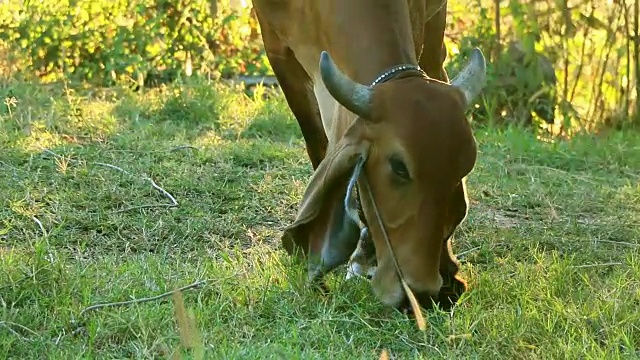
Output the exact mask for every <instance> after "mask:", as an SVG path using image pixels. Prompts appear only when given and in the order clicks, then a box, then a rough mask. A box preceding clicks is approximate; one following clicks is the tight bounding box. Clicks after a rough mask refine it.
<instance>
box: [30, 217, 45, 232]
mask: <svg viewBox="0 0 640 360" xmlns="http://www.w3.org/2000/svg"><path fill="white" fill-rule="evenodd" d="M31 220H33V221H35V222H36V224H38V227H39V228H40V231H42V236H45V237H46V236H47V232H46V231H45V230H44V226H43V225H42V221H40V220H38V218H37V217H35V216H32V217H31Z"/></svg>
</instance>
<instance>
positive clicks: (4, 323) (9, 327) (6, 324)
mask: <svg viewBox="0 0 640 360" xmlns="http://www.w3.org/2000/svg"><path fill="white" fill-rule="evenodd" d="M0 326H4V327H5V328H6V329H7V330H9V332H10V333H12V334H13V335H15V336H16V337H18V338H20V339H22V340H24V341H33V339H29V338H26V337H24V336H23V335H21V334H20V333H18V332H17V331H15V330H14V329H13V327H17V328H19V329H21V330H24V331H26V332H28V333H30V334H31V335H34V336H36V337H37V336H39V335H38V333H37V332H35V331H33V330H31V329H29V328H28V327H26V326H24V325H20V324H16V323H14V322H11V321H0Z"/></svg>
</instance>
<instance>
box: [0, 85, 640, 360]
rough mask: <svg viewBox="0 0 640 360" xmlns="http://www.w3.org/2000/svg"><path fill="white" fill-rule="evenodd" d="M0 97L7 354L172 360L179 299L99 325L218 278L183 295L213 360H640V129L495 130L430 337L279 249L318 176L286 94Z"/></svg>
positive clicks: (487, 138)
mask: <svg viewBox="0 0 640 360" xmlns="http://www.w3.org/2000/svg"><path fill="white" fill-rule="evenodd" d="M0 95H2V98H6V99H7V100H6V101H5V103H4V104H3V105H2V107H1V108H0V149H2V150H0V169H1V171H0V194H1V196H0V357H2V358H12V359H37V358H45V357H46V358H51V359H70V358H169V357H171V354H172V353H173V351H174V350H175V349H176V348H177V347H178V346H179V344H180V343H181V340H180V334H179V328H178V323H177V320H176V319H182V324H183V325H181V326H182V327H184V326H185V325H184V321H185V320H184V319H185V316H186V315H184V313H183V310H180V308H178V309H177V310H176V309H175V308H174V304H179V303H180V302H179V301H178V302H174V301H172V298H170V297H167V298H165V299H162V300H158V301H152V302H146V303H139V304H133V305H129V306H123V307H109V308H102V309H96V310H93V311H87V312H85V313H81V312H82V310H83V309H85V308H86V307H88V306H90V305H93V304H97V303H104V302H114V301H126V300H131V299H133V298H143V297H149V296H155V295H158V294H161V293H164V292H167V291H171V290H172V289H174V288H178V287H181V286H185V285H188V284H191V283H194V282H196V281H198V280H203V279H206V280H208V282H207V283H206V284H205V285H204V286H201V287H198V288H194V289H190V290H186V291H184V293H183V294H182V296H183V301H184V305H185V307H186V308H187V313H189V312H192V313H193V315H194V320H195V327H196V328H197V329H198V331H199V333H200V336H201V338H202V341H203V343H204V351H205V357H206V358H210V359H222V358H234V359H257V358H304V359H326V358H332V359H353V358H362V359H374V358H377V357H378V356H379V354H380V352H381V351H382V349H388V350H389V353H390V354H391V356H392V357H394V358H403V359H407V358H422V359H427V358H429V359H431V358H482V359H485V358H508V359H512V358H518V359H547V358H553V359H556V358H572V359H574V358H581V359H582V358H597V359H618V358H620V359H628V358H637V357H638V356H640V312H638V311H637V309H638V306H640V165H639V164H640V134H638V133H633V132H627V133H623V132H610V133H608V134H606V135H603V136H594V135H583V136H579V137H576V138H574V139H572V140H571V141H560V142H545V141H540V140H537V139H536V136H535V135H533V134H531V133H527V132H525V131H522V130H518V129H509V128H503V129H492V128H485V127H480V126H476V127H475V132H476V136H477V139H478V142H479V149H480V154H479V159H478V164H477V166H476V168H475V170H474V171H473V173H472V174H471V176H470V177H469V181H468V184H469V191H470V193H469V196H470V200H471V208H470V212H469V216H468V218H467V220H466V221H465V222H464V223H463V225H462V227H461V228H460V229H459V230H458V232H457V238H456V243H455V251H456V252H457V253H459V254H461V256H460V258H461V260H462V262H463V268H462V271H463V275H464V277H465V278H466V279H468V281H469V285H470V287H471V291H470V292H469V293H468V294H466V295H465V296H464V297H463V298H462V299H461V302H460V304H459V306H457V307H456V308H454V310H453V312H451V313H444V312H441V311H431V312H428V313H425V316H426V317H427V321H428V329H427V331H426V332H425V333H420V332H419V331H417V329H416V325H415V322H414V321H412V320H411V319H408V318H406V317H405V316H403V315H402V314H400V313H398V312H395V311H392V310H389V309H386V308H384V307H383V306H381V305H380V304H379V303H378V302H377V301H376V300H375V298H374V297H373V295H372V294H371V291H370V289H369V287H368V285H367V284H366V283H365V282H363V281H360V280H355V281H352V282H348V283H345V282H343V281H342V278H343V274H344V273H343V271H344V270H341V271H340V272H339V273H338V274H336V275H335V276H332V277H331V287H332V288H333V289H334V293H333V295H331V296H330V297H328V298H327V299H326V300H323V299H322V298H321V297H320V296H319V295H317V294H314V293H312V292H311V291H309V290H308V289H307V288H306V287H305V286H304V274H305V272H304V270H303V268H302V266H300V265H299V264H294V263H292V261H291V260H290V259H288V258H287V256H286V255H285V254H284V252H283V251H282V250H280V247H279V234H280V229H281V228H282V227H283V226H285V225H286V224H287V223H288V222H290V221H292V219H293V217H294V215H295V212H296V209H297V204H298V201H299V199H300V197H301V195H302V191H303V190H304V185H305V182H306V181H307V179H308V178H309V175H310V173H311V167H310V164H309V161H308V160H307V156H306V152H305V151H304V147H303V141H302V137H301V135H300V132H299V130H298V128H297V124H296V123H295V121H294V119H293V117H292V115H291V113H290V112H289V110H288V108H287V106H286V103H285V102H284V100H283V97H282V96H281V95H280V94H279V93H275V94H273V95H272V96H271V97H270V98H269V99H268V100H261V97H259V96H258V97H256V98H250V97H247V96H245V95H243V93H242V91H241V90H240V89H234V88H228V87H222V86H216V85H213V84H206V83H204V82H198V81H192V82H190V83H188V84H184V85H183V86H172V87H168V88H161V89H157V90H153V91H147V92H146V93H144V94H132V93H129V92H127V91H125V90H122V89H84V90H80V89H77V90H75V91H74V90H71V89H68V88H66V87H64V86H62V85H51V86H50V85H47V86H45V85H35V84H26V83H16V82H10V81H5V82H3V83H2V84H0ZM12 99H15V100H17V101H14V100H12ZM187 145H188V146H187ZM101 164H102V165H101ZM104 164H111V165H114V166H117V167H119V168H120V169H122V170H124V171H126V172H127V173H124V172H123V171H119V170H117V169H115V168H113V167H108V166H105V165H104ZM145 176H148V177H149V178H151V179H153V181H155V182H156V183H157V184H158V186H160V187H162V188H163V189H165V190H166V191H167V192H169V193H170V194H171V195H172V196H174V197H175V199H176V200H177V202H178V206H177V207H168V206H157V204H170V203H171V201H170V200H169V198H168V197H167V196H165V195H163V194H162V193H161V192H160V191H157V190H156V189H154V188H153V187H152V186H151V184H150V181H149V180H147V179H146V178H144V177H145ZM144 205H153V206H152V207H141V206H144ZM174 300H175V298H174ZM179 314H182V315H181V316H177V315H179ZM183 354H185V355H186V354H191V355H190V356H194V354H193V352H188V351H183Z"/></svg>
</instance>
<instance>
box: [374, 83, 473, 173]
mask: <svg viewBox="0 0 640 360" xmlns="http://www.w3.org/2000/svg"><path fill="white" fill-rule="evenodd" d="M384 85H385V86H384V87H383V86H380V89H379V91H380V93H379V94H377V96H375V98H374V113H376V112H377V114H376V115H375V116H376V117H377V118H378V119H377V120H378V121H379V122H380V124H381V133H382V134H381V137H383V138H384V139H385V141H386V142H388V144H386V145H388V148H389V149H399V148H401V149H402V152H403V153H404V155H405V156H406V157H408V159H405V160H406V161H409V162H411V165H412V167H414V170H415V171H417V172H420V173H423V174H424V173H426V174H430V173H433V172H434V171H435V170H438V171H437V173H438V174H439V175H441V176H443V177H447V178H450V179H451V180H452V181H457V180H459V178H457V177H459V176H460V174H461V173H464V172H465V171H466V170H465V169H458V167H459V166H461V165H460V163H464V164H468V163H469V162H474V159H475V140H474V138H473V135H472V133H471V129H470V124H469V123H468V121H467V119H466V116H465V108H464V102H463V100H462V98H461V97H460V94H459V93H458V92H457V91H456V90H455V89H454V88H452V87H451V86H449V85H447V84H444V83H440V82H429V83H428V82H426V81H425V80H423V79H402V80H399V81H397V83H395V84H393V83H389V84H384ZM465 158H469V159H468V160H467V161H465V160H464V159H465ZM451 176H453V178H451ZM447 182H449V181H447Z"/></svg>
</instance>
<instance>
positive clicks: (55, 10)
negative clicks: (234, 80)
mask: <svg viewBox="0 0 640 360" xmlns="http://www.w3.org/2000/svg"><path fill="white" fill-rule="evenodd" d="M0 41H2V42H4V43H5V44H8V45H9V46H10V47H9V48H10V52H11V53H12V55H14V56H13V57H12V60H13V61H20V62H22V66H23V67H24V68H28V69H30V70H32V71H34V72H35V73H36V74H37V75H38V76H39V77H41V78H44V79H47V78H53V77H55V76H56V75H59V74H61V73H62V74H64V75H65V76H66V77H70V78H75V79H80V80H96V81H98V82H102V83H103V84H110V83H112V82H114V81H118V80H120V79H122V78H123V77H125V78H130V79H134V80H135V81H136V82H140V81H145V82H153V81H159V80H160V81H166V80H173V79H175V78H176V77H177V76H179V75H180V74H187V75H190V74H192V73H206V74H207V75H209V76H214V77H217V76H223V77H228V76H231V75H233V74H237V73H243V74H247V75H261V74H266V73H269V72H270V67H269V64H268V62H267V61H266V58H265V56H264V51H263V49H262V40H261V39H260V33H259V31H258V27H257V21H256V20H255V18H254V17H252V16H251V14H250V9H247V8H236V9H233V8H232V7H231V6H230V3H229V1H226V2H225V1H218V2H217V4H216V2H215V1H213V2H212V1H205V0H137V1H136V0H115V1H111V0H110V1H106V0H75V1H73V0H43V1H29V2H24V1H17V0H9V1H5V2H2V4H0Z"/></svg>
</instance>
